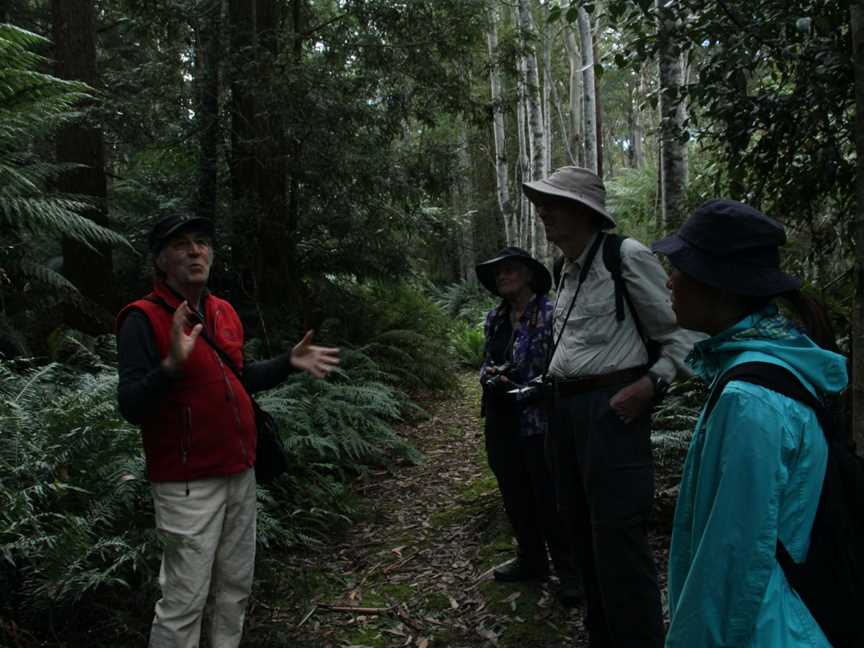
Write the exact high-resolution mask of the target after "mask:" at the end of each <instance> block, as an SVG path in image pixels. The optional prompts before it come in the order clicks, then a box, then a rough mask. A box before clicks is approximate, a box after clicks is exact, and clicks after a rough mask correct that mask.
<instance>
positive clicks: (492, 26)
mask: <svg viewBox="0 0 864 648" xmlns="http://www.w3.org/2000/svg"><path fill="white" fill-rule="evenodd" d="M488 12H489V17H488V28H487V32H486V43H487V47H488V52H489V86H490V95H491V103H492V135H493V139H494V144H495V186H496V195H497V197H498V207H499V209H500V210H501V217H502V219H503V221H504V238H505V240H506V242H507V245H516V244H517V243H518V239H519V227H518V223H517V221H516V219H515V218H514V211H513V205H512V203H511V201H510V180H509V173H508V169H507V146H506V131H505V129H504V101H503V95H502V92H501V76H502V75H501V61H500V57H499V50H498V20H499V16H498V2H497V0H490V1H489V3H488ZM520 193H521V192H520Z"/></svg>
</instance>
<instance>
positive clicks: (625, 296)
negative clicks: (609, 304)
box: [603, 233, 648, 346]
mask: <svg viewBox="0 0 864 648" xmlns="http://www.w3.org/2000/svg"><path fill="white" fill-rule="evenodd" d="M626 238H627V237H626V236H621V235H620V234H608V233H607V234H606V240H605V241H604V243H603V264H604V265H605V266H606V269H607V270H608V271H609V274H611V275H612V281H614V282H615V319H616V320H618V321H619V322H623V321H624V318H625V317H626V311H625V310H624V302H625V301H626V302H627V306H629V307H630V312H631V313H633V323H634V324H635V325H636V332H637V333H639V337H640V338H641V340H642V343H643V344H645V345H646V346H647V342H648V339H647V338H646V337H645V330H644V329H643V328H642V322H641V320H640V319H639V312H638V311H637V310H636V307H635V306H634V305H633V300H632V299H631V297H630V291H629V290H627V280H626V279H624V274H623V273H622V272H621V246H622V245H623V244H624V241H625V239H626Z"/></svg>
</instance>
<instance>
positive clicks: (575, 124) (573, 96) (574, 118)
mask: <svg viewBox="0 0 864 648" xmlns="http://www.w3.org/2000/svg"><path fill="white" fill-rule="evenodd" d="M562 16H563V14H562ZM564 45H565V47H566V48H567V60H568V62H569V63H570V141H569V146H568V153H569V154H570V161H571V163H572V164H575V165H579V166H584V165H585V146H584V142H583V138H582V56H581V54H580V53H579V44H578V43H577V41H576V32H574V31H573V27H572V26H571V25H570V23H569V22H568V21H566V20H564Z"/></svg>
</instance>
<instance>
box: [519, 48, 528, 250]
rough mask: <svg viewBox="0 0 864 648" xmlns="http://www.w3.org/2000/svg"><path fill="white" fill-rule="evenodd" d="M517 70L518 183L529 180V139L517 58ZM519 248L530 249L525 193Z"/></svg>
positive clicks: (522, 65)
mask: <svg viewBox="0 0 864 648" xmlns="http://www.w3.org/2000/svg"><path fill="white" fill-rule="evenodd" d="M518 65H519V69H518V74H517V81H516V98H517V101H516V131H517V133H518V136H519V179H518V182H519V183H522V182H527V181H529V180H530V179H531V154H530V151H529V150H528V147H529V138H528V134H527V129H528V119H527V115H528V109H527V108H526V105H525V104H526V102H527V98H526V96H525V61H524V59H523V58H522V57H519V62H518ZM519 196H520V201H519V207H520V209H519V247H522V248H525V249H526V250H530V248H531V238H532V236H531V227H530V224H531V218H530V217H531V203H530V201H529V200H528V198H527V197H526V196H525V192H522V191H520V192H519Z"/></svg>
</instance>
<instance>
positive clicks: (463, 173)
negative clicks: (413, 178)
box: [452, 122, 476, 280]
mask: <svg viewBox="0 0 864 648" xmlns="http://www.w3.org/2000/svg"><path fill="white" fill-rule="evenodd" d="M456 159H457V160H458V163H459V166H458V168H457V171H456V178H457V181H456V186H455V187H454V188H453V192H452V195H453V208H454V209H455V210H456V213H457V214H459V272H460V275H461V279H462V280H466V279H469V278H471V277H473V276H474V266H475V264H476V260H475V256H476V255H475V253H474V215H475V214H476V210H475V209H472V206H471V203H472V196H473V195H474V192H472V191H471V181H470V178H471V156H470V153H469V150H468V132H467V129H466V126H465V124H464V123H461V122H460V124H459V142H458V145H457V151H456Z"/></svg>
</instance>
